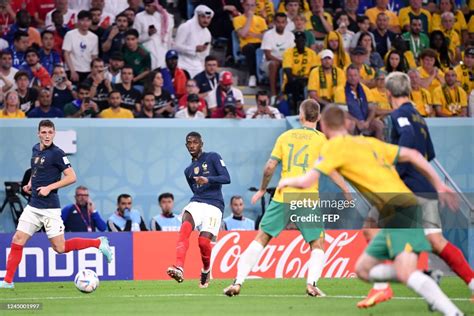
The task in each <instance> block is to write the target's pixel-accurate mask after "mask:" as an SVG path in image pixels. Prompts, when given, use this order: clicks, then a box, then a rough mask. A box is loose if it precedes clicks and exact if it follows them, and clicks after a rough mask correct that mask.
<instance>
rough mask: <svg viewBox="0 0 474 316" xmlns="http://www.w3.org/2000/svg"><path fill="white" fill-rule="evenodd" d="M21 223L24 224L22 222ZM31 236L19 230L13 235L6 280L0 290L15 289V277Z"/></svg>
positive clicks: (0, 284)
mask: <svg viewBox="0 0 474 316" xmlns="http://www.w3.org/2000/svg"><path fill="white" fill-rule="evenodd" d="M21 223H24V222H22V221H21ZM31 231H32V232H34V231H36V230H35V229H33V230H31ZM30 237H31V236H30V235H28V234H26V233H24V232H22V231H20V230H17V231H16V233H15V235H13V238H12V243H11V246H10V253H9V254H8V259H7V271H6V274H5V278H4V279H3V281H1V282H0V289H14V288H15V284H14V283H13V277H14V276H15V272H16V269H17V268H18V265H19V264H20V262H21V258H22V256H23V246H24V245H25V244H26V242H27V241H28V239H30Z"/></svg>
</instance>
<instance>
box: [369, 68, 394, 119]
mask: <svg viewBox="0 0 474 316" xmlns="http://www.w3.org/2000/svg"><path fill="white" fill-rule="evenodd" d="M386 75H387V73H386V72H385V71H383V70H378V71H377V73H376V75H375V84H376V86H375V88H373V89H370V93H371V94H372V99H373V101H374V103H375V104H376V106H377V107H376V114H377V117H385V116H387V115H388V114H390V113H392V107H391V106H390V102H389V101H388V97H387V91H386V89H385V77H386Z"/></svg>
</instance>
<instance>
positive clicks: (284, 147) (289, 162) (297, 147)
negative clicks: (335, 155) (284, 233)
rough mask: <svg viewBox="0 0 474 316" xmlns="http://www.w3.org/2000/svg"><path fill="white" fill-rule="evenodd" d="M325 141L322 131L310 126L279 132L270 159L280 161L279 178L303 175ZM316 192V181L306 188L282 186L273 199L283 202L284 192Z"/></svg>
mask: <svg viewBox="0 0 474 316" xmlns="http://www.w3.org/2000/svg"><path fill="white" fill-rule="evenodd" d="M326 142H327V140H326V136H324V134H323V133H321V132H319V131H317V130H315V129H310V128H306V127H303V128H294V129H291V130H289V131H286V132H284V133H283V134H281V135H280V136H279V137H278V139H277V141H276V143H275V146H274V147H273V150H272V154H271V159H274V160H276V161H278V162H281V179H285V178H290V177H298V176H302V175H304V174H305V173H306V172H307V171H308V170H310V169H311V167H312V166H313V164H314V162H315V161H316V159H318V157H319V154H320V152H321V148H322V147H323V145H324V144H325V143H326ZM303 192H312V193H316V192H318V183H314V184H313V185H312V186H311V187H310V188H308V189H295V188H284V189H283V190H281V191H280V192H278V191H277V192H276V193H275V196H274V197H273V200H275V201H276V202H283V195H284V194H285V193H303Z"/></svg>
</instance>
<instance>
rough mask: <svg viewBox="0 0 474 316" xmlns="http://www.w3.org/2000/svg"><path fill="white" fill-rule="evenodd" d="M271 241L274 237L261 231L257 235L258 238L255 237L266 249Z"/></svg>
mask: <svg viewBox="0 0 474 316" xmlns="http://www.w3.org/2000/svg"><path fill="white" fill-rule="evenodd" d="M271 239H272V236H270V235H269V234H267V233H266V232H264V231H263V230H259V231H258V233H257V236H256V237H255V240H256V241H257V242H259V243H260V244H261V245H262V246H264V247H265V246H266V245H267V244H268V243H269V242H270V240H271Z"/></svg>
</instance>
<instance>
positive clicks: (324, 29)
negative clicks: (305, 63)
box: [311, 0, 333, 43]
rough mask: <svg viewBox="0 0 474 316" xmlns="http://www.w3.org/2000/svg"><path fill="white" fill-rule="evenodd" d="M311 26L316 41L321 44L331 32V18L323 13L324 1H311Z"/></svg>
mask: <svg viewBox="0 0 474 316" xmlns="http://www.w3.org/2000/svg"><path fill="white" fill-rule="evenodd" d="M311 13H312V14H313V15H312V16H311V25H312V26H313V33H314V37H315V38H316V41H318V42H319V43H321V41H323V40H324V38H325V36H326V35H327V34H328V33H329V32H331V31H332V30H333V22H332V16H331V15H330V14H329V13H327V12H324V0H311Z"/></svg>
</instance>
